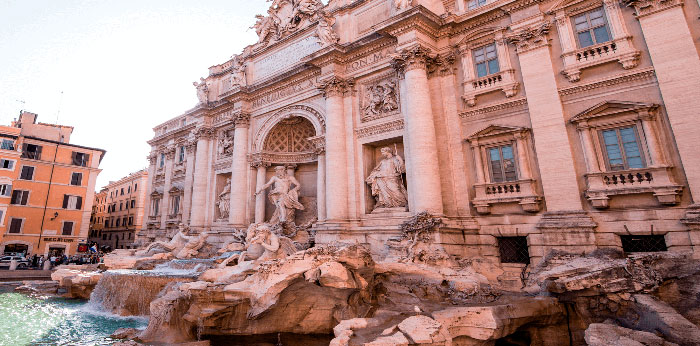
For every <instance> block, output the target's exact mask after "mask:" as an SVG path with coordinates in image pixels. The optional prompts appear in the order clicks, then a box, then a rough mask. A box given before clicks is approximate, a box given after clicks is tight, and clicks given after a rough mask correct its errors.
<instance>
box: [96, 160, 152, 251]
mask: <svg viewBox="0 0 700 346" xmlns="http://www.w3.org/2000/svg"><path fill="white" fill-rule="evenodd" d="M147 182H148V171H146V170H145V169H144V170H140V171H138V172H135V173H131V174H129V175H128V176H126V177H124V178H122V179H119V180H117V181H111V182H110V183H109V184H108V185H107V186H105V187H103V188H102V190H100V192H99V193H97V194H96V195H95V205H96V208H95V210H94V211H93V218H92V219H93V223H92V228H91V233H90V239H89V241H90V242H91V243H96V244H97V245H98V248H109V249H132V248H134V241H135V240H136V237H137V236H138V234H139V231H141V229H142V228H143V224H144V223H143V220H144V205H145V201H146V191H147V190H146V188H145V187H146V184H147Z"/></svg>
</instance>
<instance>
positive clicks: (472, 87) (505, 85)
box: [462, 69, 519, 107]
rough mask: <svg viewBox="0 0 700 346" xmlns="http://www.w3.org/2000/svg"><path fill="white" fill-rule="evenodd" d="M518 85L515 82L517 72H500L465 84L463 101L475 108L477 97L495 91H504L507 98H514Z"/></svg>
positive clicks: (511, 70)
mask: <svg viewBox="0 0 700 346" xmlns="http://www.w3.org/2000/svg"><path fill="white" fill-rule="evenodd" d="M518 85H519V84H518V82H516V81H515V70H513V69H510V70H505V71H500V72H496V73H493V74H490V75H487V76H484V77H481V78H477V79H473V80H469V81H466V82H464V95H462V99H464V102H466V103H467V105H469V107H474V105H476V97H477V96H479V95H483V94H488V93H490V92H493V91H503V93H505V95H506V97H513V96H515V94H516V93H517V92H518Z"/></svg>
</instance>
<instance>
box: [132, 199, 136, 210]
mask: <svg viewBox="0 0 700 346" xmlns="http://www.w3.org/2000/svg"><path fill="white" fill-rule="evenodd" d="M135 207H136V200H135V199H132V200H131V208H135Z"/></svg>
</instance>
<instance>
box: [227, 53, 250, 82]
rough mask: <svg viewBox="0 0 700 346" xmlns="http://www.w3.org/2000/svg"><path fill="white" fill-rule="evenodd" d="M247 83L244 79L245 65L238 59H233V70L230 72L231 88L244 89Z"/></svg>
mask: <svg viewBox="0 0 700 346" xmlns="http://www.w3.org/2000/svg"><path fill="white" fill-rule="evenodd" d="M246 85H248V82H247V81H246V78H245V65H243V61H241V59H239V58H238V57H234V62H233V69H232V70H231V88H235V87H245V86H246Z"/></svg>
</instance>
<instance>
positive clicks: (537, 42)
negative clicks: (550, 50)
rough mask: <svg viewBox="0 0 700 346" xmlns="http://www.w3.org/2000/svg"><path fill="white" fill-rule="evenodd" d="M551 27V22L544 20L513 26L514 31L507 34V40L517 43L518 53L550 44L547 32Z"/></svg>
mask: <svg viewBox="0 0 700 346" xmlns="http://www.w3.org/2000/svg"><path fill="white" fill-rule="evenodd" d="M551 27H552V23H551V22H549V21H544V20H543V21H539V22H536V23H532V24H529V25H526V26H522V27H517V28H513V33H512V34H510V35H508V36H506V40H508V43H511V44H514V45H515V48H516V50H517V52H518V53H524V52H527V51H529V50H533V49H536V48H540V47H544V46H547V45H549V41H548V38H547V34H548V33H549V29H550V28H551Z"/></svg>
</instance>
